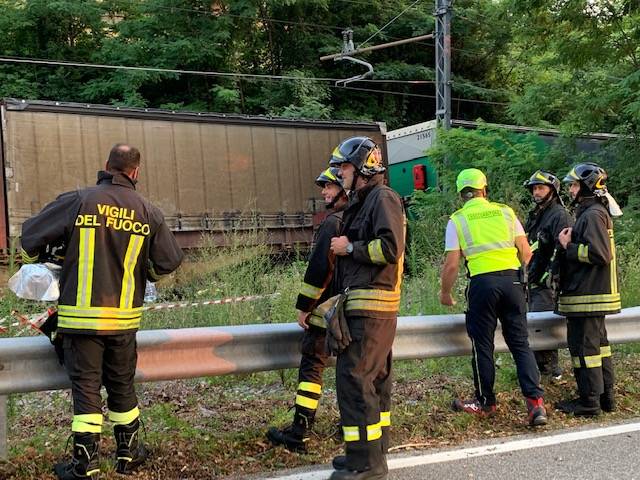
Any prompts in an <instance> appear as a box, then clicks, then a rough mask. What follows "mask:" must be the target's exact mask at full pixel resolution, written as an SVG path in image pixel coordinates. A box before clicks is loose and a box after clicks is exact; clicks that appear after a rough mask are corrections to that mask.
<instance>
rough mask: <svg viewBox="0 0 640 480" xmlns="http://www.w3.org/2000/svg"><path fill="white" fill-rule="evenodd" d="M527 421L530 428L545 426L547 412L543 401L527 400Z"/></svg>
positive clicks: (538, 399) (537, 399) (541, 399)
mask: <svg viewBox="0 0 640 480" xmlns="http://www.w3.org/2000/svg"><path fill="white" fill-rule="evenodd" d="M527 412H528V415H527V421H528V422H529V425H530V426H531V427H538V426H540V425H546V424H547V410H546V409H545V408H544V399H543V398H542V397H540V398H527Z"/></svg>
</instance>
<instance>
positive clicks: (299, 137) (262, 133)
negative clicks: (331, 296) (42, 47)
mask: <svg viewBox="0 0 640 480" xmlns="http://www.w3.org/2000/svg"><path fill="white" fill-rule="evenodd" d="M0 117H1V122H2V124H1V125H2V128H1V130H0V147H1V148H0V163H1V164H2V169H1V170H0V180H1V181H2V186H3V190H2V192H1V193H2V194H1V195H0V251H4V252H6V251H7V248H8V247H9V240H10V238H12V237H18V236H19V235H20V231H21V226H22V222H23V221H24V220H25V219H27V218H29V217H30V216H31V215H33V214H35V213H36V212H38V211H39V210H40V209H41V208H42V207H43V206H44V205H46V204H47V203H48V202H50V201H51V200H53V199H54V198H55V197H56V196H57V195H58V194H60V193H62V192H64V191H68V190H73V189H76V188H84V187H86V186H88V185H92V184H93V183H94V182H95V178H96V171H97V170H99V169H102V168H104V165H105V161H106V158H107V155H108V153H109V150H110V149H111V147H112V146H113V145H114V144H115V143H129V144H131V145H134V146H136V147H137V148H139V149H140V151H141V154H142V162H143V163H142V170H141V175H140V182H139V190H140V191H141V193H142V194H143V195H145V196H146V197H147V198H149V199H150V200H151V201H152V202H153V203H155V204H156V205H157V206H158V207H160V209H161V210H162V211H163V213H164V215H165V217H166V219H167V222H168V224H169V225H170V227H171V229H172V230H173V231H174V232H175V234H176V236H177V238H178V240H179V242H180V243H181V245H182V246H184V247H190V246H194V245H196V244H198V242H199V241H200V239H201V238H202V234H203V232H206V233H210V234H211V235H213V237H214V239H215V240H216V242H217V243H223V242H224V238H225V232H229V231H232V230H243V229H256V228H257V229H259V230H260V231H262V232H267V234H266V240H265V241H266V242H267V243H269V244H272V245H276V246H279V247H288V246H293V245H297V244H308V243H309V242H310V241H311V237H312V228H313V217H314V214H319V213H320V212H321V211H322V209H323V207H322V202H321V201H320V195H319V191H318V189H317V187H315V185H314V180H315V177H316V175H317V174H318V173H319V172H320V171H321V170H322V169H324V168H326V166H327V161H328V159H329V156H330V154H331V152H332V150H333V148H334V147H335V146H336V145H337V144H338V143H339V142H340V141H341V140H342V139H344V138H345V137H349V136H351V135H367V136H369V137H372V138H373V139H374V140H376V141H377V142H379V143H380V144H382V145H383V146H384V135H385V133H386V132H385V126H384V124H382V123H370V122H350V121H312V120H292V119H284V118H272V117H259V116H243V115H233V114H231V115H227V114H216V113H188V112H175V111H166V110H153V109H139V108H119V107H113V106H101V105H86V104H73V103H63V102H45V101H24V100H14V99H5V100H3V101H2V102H0ZM383 150H385V149H384V148H383Z"/></svg>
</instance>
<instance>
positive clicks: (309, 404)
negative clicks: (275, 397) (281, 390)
mask: <svg viewBox="0 0 640 480" xmlns="http://www.w3.org/2000/svg"><path fill="white" fill-rule="evenodd" d="M318 403H319V402H318V400H316V399H314V398H309V397H305V396H304V395H296V405H300V406H301V407H304V408H308V409H309V410H317V409H318Z"/></svg>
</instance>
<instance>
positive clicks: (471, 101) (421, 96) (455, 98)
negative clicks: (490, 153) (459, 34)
mask: <svg viewBox="0 0 640 480" xmlns="http://www.w3.org/2000/svg"><path fill="white" fill-rule="evenodd" d="M331 88H342V89H345V90H356V91H359V92H372V93H384V94H389V95H400V96H405V97H416V98H431V99H435V98H436V96H435V95H427V94H422V93H405V92H395V91H391V90H379V89H374V88H360V87H336V86H334V85H331ZM451 100H456V101H458V102H466V103H480V104H486V105H501V106H505V105H509V103H507V102H491V101H489V100H474V99H471V98H460V97H451Z"/></svg>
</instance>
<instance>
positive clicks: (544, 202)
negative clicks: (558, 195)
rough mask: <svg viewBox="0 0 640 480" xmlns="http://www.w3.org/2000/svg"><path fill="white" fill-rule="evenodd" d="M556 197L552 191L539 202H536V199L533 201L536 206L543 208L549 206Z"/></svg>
mask: <svg viewBox="0 0 640 480" xmlns="http://www.w3.org/2000/svg"><path fill="white" fill-rule="evenodd" d="M553 195H554V191H553V190H551V191H550V192H549V193H547V194H546V195H545V196H544V197H542V198H541V199H539V200H536V199H535V198H534V199H533V201H534V202H535V204H536V205H538V206H539V207H543V206H545V205H546V204H548V203H549V202H550V201H551V199H552V198H553Z"/></svg>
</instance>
